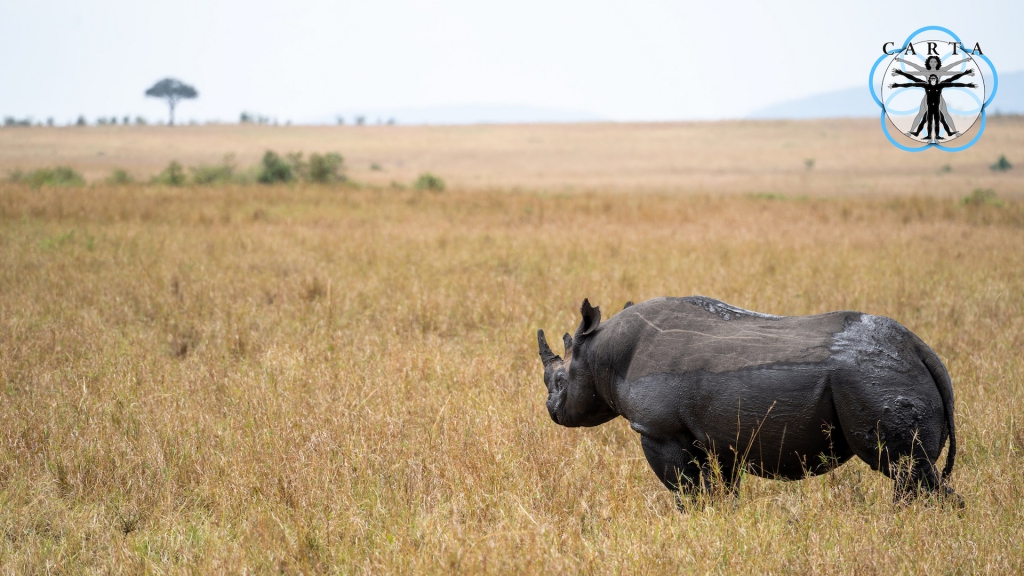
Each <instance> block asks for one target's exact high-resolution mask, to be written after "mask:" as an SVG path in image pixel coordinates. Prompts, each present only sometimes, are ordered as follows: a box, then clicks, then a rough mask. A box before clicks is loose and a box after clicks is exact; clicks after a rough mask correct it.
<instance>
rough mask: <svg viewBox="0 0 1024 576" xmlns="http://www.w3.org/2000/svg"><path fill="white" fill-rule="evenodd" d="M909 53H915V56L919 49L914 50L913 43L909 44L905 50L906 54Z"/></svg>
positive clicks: (904, 53)
mask: <svg viewBox="0 0 1024 576" xmlns="http://www.w3.org/2000/svg"><path fill="white" fill-rule="evenodd" d="M908 54H913V55H914V56H917V50H914V45H913V44H907V49H906V50H904V51H903V55H904V56H906V55H908Z"/></svg>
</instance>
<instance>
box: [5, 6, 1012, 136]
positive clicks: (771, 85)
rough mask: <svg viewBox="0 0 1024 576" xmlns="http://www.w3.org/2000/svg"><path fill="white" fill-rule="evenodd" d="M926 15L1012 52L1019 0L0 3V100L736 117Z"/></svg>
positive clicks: (829, 73)
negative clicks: (171, 82) (165, 89)
mask: <svg viewBox="0 0 1024 576" xmlns="http://www.w3.org/2000/svg"><path fill="white" fill-rule="evenodd" d="M933 24H934V25H940V26H945V27H947V28H950V29H951V30H953V31H954V32H955V33H957V34H958V35H959V36H960V37H961V39H963V40H964V41H965V42H966V43H970V44H972V45H973V43H974V42H980V43H981V45H982V48H983V50H984V52H985V55H987V56H989V58H991V59H992V61H993V63H994V64H995V66H996V67H997V69H998V70H999V72H1000V73H1003V72H1011V71H1016V70H1021V69H1024V34H1021V32H1020V26H1021V24H1024V2H1020V1H1001V2H996V1H972V2H967V3H965V2H953V1H928V2H894V1H888V2H851V3H842V5H840V3H838V2H823V1H814V2H812V1H800V2H785V3H783V2H774V3H769V2H756V1H752V2H732V3H728V2H722V3H716V2H678V1H677V2H670V1H646V0H641V1H631V2H618V3H613V2H602V1H595V0H588V1H566V2H552V1H550V0H546V1H535V0H520V1H516V2H507V3H497V2H486V1H483V2H482V1H480V0H473V1H445V2H418V1H412V0H390V1H388V0H385V1H380V0H378V1H373V2H360V3H354V2H344V1H326V0H293V1H291V2H266V1H263V0H247V1H244V2H242V1H233V0H232V1H222V2H217V1H214V0H178V1H175V2H168V1H163V0H158V1H153V0H141V1H140V0H109V1H105V2H104V1H90V0H80V1H58V0H29V1H26V0H0V116H8V115H10V116H16V117H23V116H32V117H34V118H35V119H45V118H47V117H50V116H52V117H54V118H55V119H56V120H57V122H58V123H64V122H67V121H69V120H71V119H74V118H75V117H77V116H78V115H79V114H84V115H85V116H86V117H87V118H89V120H90V122H91V121H92V120H94V119H95V117H97V116H100V115H102V116H114V115H116V116H118V117H123V116H125V115H131V116H133V117H134V116H135V115H143V116H146V117H147V118H149V119H150V120H156V119H161V118H166V114H167V109H166V105H165V104H163V103H162V102H161V101H160V100H156V99H152V98H145V97H144V96H143V92H144V91H145V90H146V88H148V87H149V86H151V85H152V84H153V83H154V82H156V81H157V80H159V79H161V78H163V77H165V76H172V77H177V78H179V79H181V80H183V81H185V82H187V83H189V84H191V85H193V86H195V87H196V88H197V89H198V90H199V98H198V99H197V100H194V101H187V102H184V103H182V104H181V105H180V107H179V109H178V119H179V121H182V120H185V121H187V120H189V119H194V120H198V121H207V120H218V119H219V120H226V121H236V120H237V119H238V115H239V113H240V112H241V111H243V110H248V111H253V112H257V113H261V114H265V115H268V116H272V117H276V118H278V119H280V121H282V122H284V121H285V120H292V121H294V122H310V121H317V120H321V121H322V120H325V119H329V118H332V117H333V116H334V115H335V114H336V113H339V112H342V111H352V110H366V111H368V112H370V113H371V114H372V111H374V110H381V109H396V108H418V107H431V106H456V105H521V106H533V107H542V108H555V109H562V110H571V111H578V112H581V113H587V114H591V115H595V116H599V117H601V118H606V119H609V120H620V121H627V120H681V119H716V118H735V117H742V116H744V115H746V114H748V113H749V112H751V111H753V110H756V109H758V108H762V107H764V106H767V105H770V104H774V103H777V102H780V101H785V100H789V99H793V98H797V97H803V96H808V95H812V94H817V93H822V92H828V91H832V90H838V89H843V88H850V87H854V86H861V85H866V82H867V75H868V70H869V69H870V66H871V64H872V63H873V62H874V60H875V59H876V58H877V57H878V56H879V55H880V54H881V46H882V44H883V43H884V42H886V41H893V42H896V43H901V42H902V41H903V40H904V39H905V38H906V36H907V35H908V34H910V33H911V32H913V31H914V30H916V29H917V28H920V27H922V26H926V25H933ZM865 91H866V88H865ZM399 121H401V119H400V118H399Z"/></svg>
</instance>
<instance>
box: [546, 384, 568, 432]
mask: <svg viewBox="0 0 1024 576" xmlns="http://www.w3.org/2000/svg"><path fill="white" fill-rule="evenodd" d="M564 404H565V390H560V391H558V392H553V393H551V394H550V395H549V396H548V413H549V414H551V419H552V420H554V421H555V424H561V422H559V421H558V413H559V412H561V410H562V406H563V405H564Z"/></svg>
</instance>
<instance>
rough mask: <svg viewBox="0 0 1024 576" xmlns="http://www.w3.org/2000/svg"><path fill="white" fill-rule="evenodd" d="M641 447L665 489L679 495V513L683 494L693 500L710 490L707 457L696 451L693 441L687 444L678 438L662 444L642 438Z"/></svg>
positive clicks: (655, 440) (664, 441)
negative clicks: (701, 491) (704, 491)
mask: <svg viewBox="0 0 1024 576" xmlns="http://www.w3.org/2000/svg"><path fill="white" fill-rule="evenodd" d="M686 444H689V446H688V447H687V446H686ZM640 445H641V446H643V448H644V456H646V457H647V463H648V464H650V465H651V469H652V470H654V474H655V475H657V477H658V479H659V480H661V483H662V484H664V485H665V487H666V488H668V489H669V490H671V491H672V492H674V493H675V494H676V505H677V506H678V507H679V508H680V509H682V502H681V500H680V495H681V494H685V495H687V496H693V495H696V494H698V493H699V492H700V490H701V489H704V490H707V488H708V487H709V486H708V484H709V482H710V474H709V472H708V466H707V455H706V454H704V453H703V452H701V451H699V450H697V449H695V448H693V442H692V440H691V441H690V442H686V441H685V440H682V441H681V440H679V439H675V438H672V439H668V440H663V439H657V438H652V437H650V436H641V437H640Z"/></svg>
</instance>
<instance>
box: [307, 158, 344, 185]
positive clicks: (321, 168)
mask: <svg viewBox="0 0 1024 576" xmlns="http://www.w3.org/2000/svg"><path fill="white" fill-rule="evenodd" d="M344 162H345V159H344V158H342V157H341V154H338V153H337V152H328V153H327V154H316V153H313V154H310V156H309V169H308V172H307V174H308V177H309V180H310V181H311V182H321V183H330V182H341V181H343V180H344V179H345V175H344V174H342V173H341V171H342V169H344Z"/></svg>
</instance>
